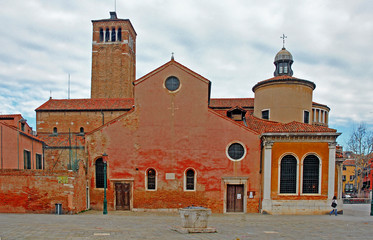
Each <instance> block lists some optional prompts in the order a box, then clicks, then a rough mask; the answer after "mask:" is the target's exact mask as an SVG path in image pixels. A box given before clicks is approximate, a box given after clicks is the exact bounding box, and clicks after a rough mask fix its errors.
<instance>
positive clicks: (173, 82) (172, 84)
mask: <svg viewBox="0 0 373 240" xmlns="http://www.w3.org/2000/svg"><path fill="white" fill-rule="evenodd" d="M165 85H166V88H167V89H168V90H169V91H176V90H177V89H179V87H180V81H179V79H178V78H177V77H174V76H171V77H168V78H167V79H166V82H165Z"/></svg>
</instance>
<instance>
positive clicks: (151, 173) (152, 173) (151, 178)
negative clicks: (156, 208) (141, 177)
mask: <svg viewBox="0 0 373 240" xmlns="http://www.w3.org/2000/svg"><path fill="white" fill-rule="evenodd" d="M148 189H150V190H155V170H154V169H149V170H148Z"/></svg>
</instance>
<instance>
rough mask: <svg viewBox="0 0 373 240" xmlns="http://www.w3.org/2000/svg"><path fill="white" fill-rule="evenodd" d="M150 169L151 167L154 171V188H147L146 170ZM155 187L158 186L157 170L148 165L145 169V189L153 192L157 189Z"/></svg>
mask: <svg viewBox="0 0 373 240" xmlns="http://www.w3.org/2000/svg"><path fill="white" fill-rule="evenodd" d="M150 169H153V170H154V171H155V188H154V189H148V171H149V170H150ZM157 188H158V171H157V169H155V168H154V167H148V168H147V169H146V170H145V190H146V191H150V192H155V191H157Z"/></svg>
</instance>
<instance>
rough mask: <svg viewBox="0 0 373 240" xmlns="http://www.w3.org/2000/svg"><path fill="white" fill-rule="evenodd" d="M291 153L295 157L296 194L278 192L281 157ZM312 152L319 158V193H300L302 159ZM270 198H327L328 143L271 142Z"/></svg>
mask: <svg viewBox="0 0 373 240" xmlns="http://www.w3.org/2000/svg"><path fill="white" fill-rule="evenodd" d="M288 154H290V155H293V156H295V158H296V159H297V162H298V163H297V171H298V178H297V193H296V194H280V191H279V183H280V181H279V172H280V163H281V159H282V157H284V156H285V155H288ZM309 154H314V155H316V156H317V157H318V158H319V160H320V162H321V163H320V165H321V181H320V183H321V186H320V187H321V192H320V194H317V195H316V194H302V170H303V167H302V166H303V160H304V158H305V157H306V156H307V155H309ZM272 159H273V161H272V184H271V186H272V188H271V195H272V199H282V200H311V199H327V198H328V171H329V167H328V166H329V147H328V143H313V142H299V143H294V142H291V143H290V142H288V143H286V142H284V143H282V142H278V143H274V144H273V148H272Z"/></svg>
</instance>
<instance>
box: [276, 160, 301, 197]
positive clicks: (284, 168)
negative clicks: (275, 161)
mask: <svg viewBox="0 0 373 240" xmlns="http://www.w3.org/2000/svg"><path fill="white" fill-rule="evenodd" d="M296 192H297V159H296V158H295V157H294V156H292V155H286V156H285V157H283V158H282V159H281V170H280V193H296Z"/></svg>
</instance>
